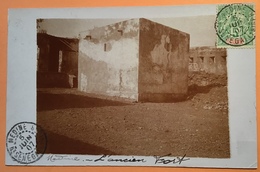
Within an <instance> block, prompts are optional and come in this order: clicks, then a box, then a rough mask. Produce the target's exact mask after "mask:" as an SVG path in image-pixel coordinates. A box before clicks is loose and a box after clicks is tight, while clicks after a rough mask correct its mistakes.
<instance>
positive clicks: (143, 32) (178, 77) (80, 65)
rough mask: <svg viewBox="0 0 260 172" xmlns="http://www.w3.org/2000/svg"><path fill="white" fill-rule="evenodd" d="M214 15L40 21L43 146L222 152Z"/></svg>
mask: <svg viewBox="0 0 260 172" xmlns="http://www.w3.org/2000/svg"><path fill="white" fill-rule="evenodd" d="M215 19H216V16H195V17H186V18H167V19H146V18H135V19H128V20H127V19H126V20H124V19H111V20H109V19H96V20H93V19H92V20H90V19H38V20H37V125H39V126H41V128H43V130H44V131H45V132H46V135H47V138H48V145H47V149H46V153H52V154H90V155H103V154H106V155H107V154H108V155H139V156H163V155H173V156H183V155H186V156H187V157H207V158H229V157H230V142H229V124H228V94H227V63H226V59H227V58H228V56H227V52H226V49H224V48H216V46H215V38H216V37H215V30H214V22H215ZM198 23H199V24H198ZM174 26H176V27H177V28H181V29H176V28H175V27H174ZM191 26H192V27H191ZM84 29H85V30H84ZM202 35H203V37H202Z"/></svg>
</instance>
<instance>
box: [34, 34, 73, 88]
mask: <svg viewBox="0 0 260 172" xmlns="http://www.w3.org/2000/svg"><path fill="white" fill-rule="evenodd" d="M37 45H38V49H37V51H38V52H37V87H77V82H76V81H77V75H78V52H77V51H78V40H77V39H68V38H59V37H54V36H51V35H48V34H44V33H38V34H37ZM60 57H62V61H61V65H60Z"/></svg>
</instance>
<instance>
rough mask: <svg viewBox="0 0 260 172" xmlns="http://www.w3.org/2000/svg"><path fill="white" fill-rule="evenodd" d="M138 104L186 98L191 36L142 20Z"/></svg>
mask: <svg viewBox="0 0 260 172" xmlns="http://www.w3.org/2000/svg"><path fill="white" fill-rule="evenodd" d="M139 52H140V56H139V78H138V93H139V101H152V102H165V101H175V100H180V99H184V98H185V97H186V95H187V90H188V59H189V34H187V33H184V32H181V31H178V30H175V29H172V28H169V27H167V26H164V25H161V24H158V23H154V22H152V21H149V20H146V19H140V43H139Z"/></svg>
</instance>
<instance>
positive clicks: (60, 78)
mask: <svg viewBox="0 0 260 172" xmlns="http://www.w3.org/2000/svg"><path fill="white" fill-rule="evenodd" d="M54 87H56V88H57V87H58V88H73V87H77V78H76V76H74V75H69V74H66V73H56V72H37V88H54Z"/></svg>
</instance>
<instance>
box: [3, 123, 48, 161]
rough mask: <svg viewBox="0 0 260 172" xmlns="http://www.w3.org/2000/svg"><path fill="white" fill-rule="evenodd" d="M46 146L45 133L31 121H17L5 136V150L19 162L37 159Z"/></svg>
mask: <svg viewBox="0 0 260 172" xmlns="http://www.w3.org/2000/svg"><path fill="white" fill-rule="evenodd" d="M46 146H47V137H46V134H45V133H44V131H43V130H42V129H41V127H39V126H38V125H36V124H35V123H32V122H20V123H17V124H16V125H14V126H13V127H12V128H11V129H10V131H9V132H8V133H7V136H6V149H7V152H8V153H9V155H10V156H11V157H12V159H13V160H14V161H17V162H18V163H20V164H30V163H33V162H36V161H38V160H39V159H40V158H41V157H42V156H43V154H44V153H45V150H46Z"/></svg>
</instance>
